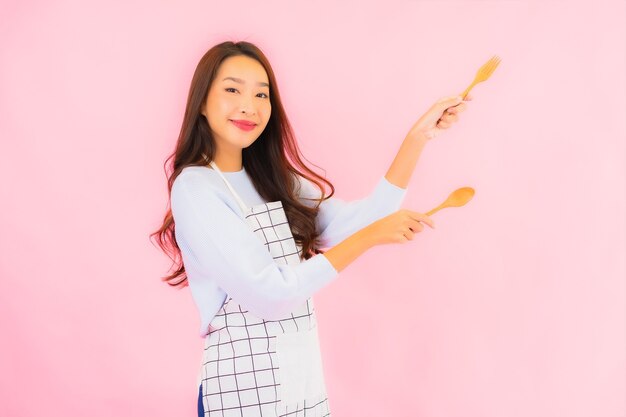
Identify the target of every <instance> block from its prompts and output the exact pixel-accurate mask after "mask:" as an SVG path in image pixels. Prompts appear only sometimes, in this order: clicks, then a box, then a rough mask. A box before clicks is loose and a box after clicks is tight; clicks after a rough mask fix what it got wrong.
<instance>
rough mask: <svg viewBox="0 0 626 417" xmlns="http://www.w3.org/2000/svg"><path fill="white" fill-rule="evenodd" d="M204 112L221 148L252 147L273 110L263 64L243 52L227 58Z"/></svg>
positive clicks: (219, 71)
mask: <svg viewBox="0 0 626 417" xmlns="http://www.w3.org/2000/svg"><path fill="white" fill-rule="evenodd" d="M201 111H202V114H204V116H205V117H206V118H207V120H208V122H209V127H210V128H211V131H212V133H213V137H214V139H215V141H216V144H217V148H218V150H219V151H221V152H226V153H228V154H232V153H234V152H241V149H243V148H247V147H248V146H250V145H251V144H252V143H254V141H255V140H256V139H257V138H258V137H259V136H260V135H261V133H262V132H263V130H264V129H265V126H267V122H268V121H269V118H270V114H271V112H272V105H271V103H270V90H269V81H268V77H267V73H266V72H265V69H264V68H263V66H262V65H261V64H260V63H259V62H258V61H257V60H255V59H253V58H250V57H247V56H243V55H238V56H231V57H229V58H226V59H225V60H224V61H222V64H221V65H220V67H219V69H218V71H217V75H216V76H215V79H214V80H213V83H212V84H211V86H210V88H209V92H208V94H207V99H206V102H205V103H204V106H203V109H202V110H201ZM238 121H239V123H238Z"/></svg>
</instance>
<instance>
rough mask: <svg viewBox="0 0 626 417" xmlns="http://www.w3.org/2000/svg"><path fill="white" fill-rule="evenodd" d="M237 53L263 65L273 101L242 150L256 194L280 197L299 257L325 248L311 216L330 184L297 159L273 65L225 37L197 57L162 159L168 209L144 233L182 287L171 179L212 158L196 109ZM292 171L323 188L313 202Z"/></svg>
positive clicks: (209, 137)
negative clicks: (173, 137)
mask: <svg viewBox="0 0 626 417" xmlns="http://www.w3.org/2000/svg"><path fill="white" fill-rule="evenodd" d="M237 55H245V56H248V57H250V58H253V59H255V60H257V61H258V62H259V63H260V64H261V65H263V67H264V68H265V72H266V73H267V76H268V78H269V84H270V103H271V105H272V111H271V114H270V118H269V121H268V123H267V126H266V127H265V130H263V132H262V133H261V135H260V136H259V137H258V138H257V139H256V141H255V142H254V143H253V144H252V145H250V146H248V147H247V148H244V149H243V150H242V162H243V166H244V167H245V169H246V172H247V173H248V175H249V176H250V178H251V180H252V183H253V185H254V187H255V188H256V190H257V191H258V193H259V195H261V197H263V198H264V199H266V200H267V201H277V200H280V201H281V202H282V204H283V208H284V210H285V215H286V216H287V220H288V221H289V224H290V226H291V231H292V233H293V236H294V240H295V241H296V244H299V245H302V258H303V259H309V258H311V257H312V256H313V255H314V254H318V253H324V251H323V250H321V249H319V242H318V237H319V233H317V231H316V228H315V219H316V217H317V213H318V211H319V203H321V202H322V201H323V200H325V199H327V198H330V197H331V196H332V195H333V194H334V193H335V188H334V187H333V185H332V184H331V183H330V182H329V181H328V180H326V179H325V178H323V177H321V176H320V175H318V174H316V173H315V172H313V171H312V170H311V169H309V168H308V167H307V166H306V165H305V164H304V163H303V162H302V159H301V158H300V154H301V152H300V149H299V148H298V145H297V142H296V139H295V135H294V133H293V130H292V128H291V125H290V123H289V120H288V119H287V115H286V114H285V110H284V108H283V105H282V102H281V100H280V95H279V93H278V85H277V83H276V78H275V77H274V71H272V67H271V66H270V63H269V61H268V59H267V58H266V57H265V55H264V54H263V52H261V50H260V49H259V48H258V47H256V46H255V45H254V44H252V43H249V42H245V41H241V42H236V43H234V42H231V41H227V42H223V43H220V44H218V45H215V46H213V47H212V48H211V49H209V50H208V51H207V52H206V53H205V54H204V56H203V57H202V59H200V62H199V63H198V66H197V67H196V70H195V72H194V75H193V78H192V80H191V87H190V89H189V95H188V97H187V106H186V108H185V115H184V117H183V123H182V127H181V129H180V134H179V136H178V141H177V143H176V149H175V150H174V152H173V153H172V154H171V155H170V156H169V157H168V158H167V159H166V160H165V164H164V169H165V176H166V177H167V185H168V210H167V213H166V214H165V217H164V219H163V225H162V226H161V227H160V228H159V229H158V230H157V231H155V232H154V233H151V234H150V235H149V236H150V239H152V237H156V241H157V243H158V245H159V246H160V247H161V249H162V250H163V251H164V252H165V253H166V254H167V255H168V256H169V257H170V259H171V260H172V261H173V266H175V268H176V269H175V271H174V272H173V273H172V274H170V275H167V276H165V277H163V278H161V279H162V281H165V282H167V283H168V284H169V285H171V286H179V287H180V288H183V287H185V286H187V285H188V282H187V274H186V272H185V266H184V265H183V262H182V257H181V253H180V248H179V246H178V243H177V242H176V236H175V233H174V230H175V224H174V218H173V216H172V210H171V204H170V198H171V191H172V184H173V183H174V180H175V179H176V177H177V176H178V175H179V174H180V172H181V171H182V170H183V168H185V167H187V166H206V165H207V164H208V163H209V162H211V161H212V160H213V158H214V156H215V150H216V145H215V141H214V139H213V136H212V134H211V129H210V128H209V124H208V122H207V119H206V118H205V116H204V115H203V114H202V113H201V107H202V105H203V104H204V102H205V100H206V97H207V94H208V91H209V88H210V87H211V84H212V83H213V79H214V78H215V75H216V74H217V71H218V69H219V66H220V64H221V63H222V61H224V60H225V59H226V58H228V57H231V56H237ZM203 154H204V155H206V158H205V157H204V156H203ZM305 159H306V158H305ZM316 166H317V165H316ZM298 168H299V169H298ZM295 175H300V176H303V177H305V178H307V179H309V180H311V181H312V182H313V183H314V184H315V185H316V186H317V187H318V188H319V189H320V191H321V192H322V195H321V197H320V199H319V200H316V201H318V204H316V205H314V207H309V206H306V205H304V204H302V203H301V202H300V201H299V200H298V197H297V195H296V193H295V192H296V190H295V188H296V181H297V179H296V178H295ZM317 180H320V181H323V182H325V183H326V184H328V185H329V186H330V188H331V192H330V194H329V195H328V196H325V195H324V188H323V186H322V185H321V184H320V182H319V181H317Z"/></svg>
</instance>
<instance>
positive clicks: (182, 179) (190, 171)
mask: <svg viewBox="0 0 626 417" xmlns="http://www.w3.org/2000/svg"><path fill="white" fill-rule="evenodd" d="M218 181H221V179H220V178H219V177H218V174H217V173H216V172H214V171H213V170H212V169H211V168H207V167H202V166H188V167H185V168H183V170H182V171H181V172H180V173H179V174H178V176H177V177H176V178H175V179H174V182H173V183H172V190H171V199H172V204H175V202H176V201H181V200H183V201H186V200H188V199H189V198H190V197H201V196H202V197H204V198H213V199H214V198H218V199H220V200H222V199H223V198H222V191H221V189H220V187H219V182H218Z"/></svg>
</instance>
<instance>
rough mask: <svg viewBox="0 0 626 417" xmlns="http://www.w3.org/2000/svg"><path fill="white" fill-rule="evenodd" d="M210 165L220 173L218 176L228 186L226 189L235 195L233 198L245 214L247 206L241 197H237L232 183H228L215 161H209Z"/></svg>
mask: <svg viewBox="0 0 626 417" xmlns="http://www.w3.org/2000/svg"><path fill="white" fill-rule="evenodd" d="M210 165H211V167H213V169H214V170H215V171H217V173H218V174H220V177H222V179H223V180H224V182H225V183H226V186H227V187H228V189H229V190H230V192H231V193H232V194H233V196H234V197H235V200H237V204H239V207H241V211H243V213H244V215H245V214H246V212H247V211H248V206H246V204H245V203H244V202H243V200H242V199H241V197H239V194H237V192H236V191H235V189H234V188H233V187H232V185H230V183H229V182H228V180H227V179H226V177H225V176H224V174H222V171H220V169H219V168H218V167H217V164H216V163H215V161H211V162H210Z"/></svg>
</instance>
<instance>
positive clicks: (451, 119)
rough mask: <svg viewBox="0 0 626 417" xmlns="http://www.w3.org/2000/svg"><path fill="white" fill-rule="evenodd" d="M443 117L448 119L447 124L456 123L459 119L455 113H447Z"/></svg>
mask: <svg viewBox="0 0 626 417" xmlns="http://www.w3.org/2000/svg"><path fill="white" fill-rule="evenodd" d="M443 117H445V118H446V120H445V121H446V122H455V121H456V120H457V119H458V118H459V116H458V115H457V114H455V113H446V114H444V115H443Z"/></svg>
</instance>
